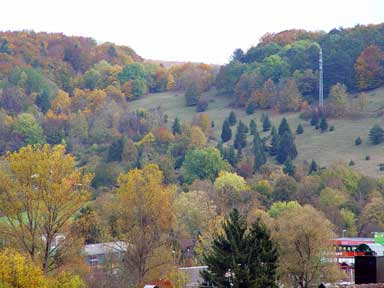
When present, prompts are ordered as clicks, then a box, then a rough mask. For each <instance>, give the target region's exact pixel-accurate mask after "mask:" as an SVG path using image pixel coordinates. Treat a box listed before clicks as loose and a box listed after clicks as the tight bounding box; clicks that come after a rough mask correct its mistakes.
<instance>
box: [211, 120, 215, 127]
mask: <svg viewBox="0 0 384 288" xmlns="http://www.w3.org/2000/svg"><path fill="white" fill-rule="evenodd" d="M211 128H215V121H213V120H212V121H211Z"/></svg>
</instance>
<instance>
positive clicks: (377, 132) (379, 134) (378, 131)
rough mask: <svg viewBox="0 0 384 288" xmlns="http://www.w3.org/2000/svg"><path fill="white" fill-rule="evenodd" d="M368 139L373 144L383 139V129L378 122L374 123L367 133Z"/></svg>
mask: <svg viewBox="0 0 384 288" xmlns="http://www.w3.org/2000/svg"><path fill="white" fill-rule="evenodd" d="M368 138H369V140H370V141H371V143H372V144H373V145H377V144H380V143H381V142H383V140H384V130H383V128H381V127H380V126H379V125H378V124H375V125H374V126H373V127H372V128H371V129H370V130H369V135H368Z"/></svg>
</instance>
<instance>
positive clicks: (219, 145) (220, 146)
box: [216, 141, 225, 158]
mask: <svg viewBox="0 0 384 288" xmlns="http://www.w3.org/2000/svg"><path fill="white" fill-rule="evenodd" d="M216 148H217V150H219V151H220V154H221V156H223V158H224V152H225V148H224V146H223V142H222V141H220V142H219V143H217V146H216Z"/></svg>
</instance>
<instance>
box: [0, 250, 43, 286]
mask: <svg viewBox="0 0 384 288" xmlns="http://www.w3.org/2000/svg"><path fill="white" fill-rule="evenodd" d="M0 287H4V288H11V287H22V288H35V287H40V288H48V281H47V279H46V278H45V277H44V274H43V272H42V270H41V269H40V268H39V267H37V266H36V265H35V264H34V263H33V262H32V261H30V260H29V259H27V258H25V257H24V256H23V255H21V254H19V253H17V252H16V251H15V250H11V249H6V250H4V251H2V252H1V253H0Z"/></svg>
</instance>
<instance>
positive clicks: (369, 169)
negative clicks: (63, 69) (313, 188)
mask: <svg viewBox="0 0 384 288" xmlns="http://www.w3.org/2000/svg"><path fill="white" fill-rule="evenodd" d="M215 94H216V93H215V91H211V92H209V93H207V94H206V97H207V100H208V101H209V105H208V109H207V110H206V112H205V113H207V114H208V115H209V118H210V119H211V120H214V121H215V128H214V131H213V135H214V136H215V137H216V138H217V139H220V133H221V127H222V123H223V121H224V119H225V118H226V117H227V116H228V115H229V112H230V111H231V110H234V111H235V112H236V115H237V118H238V119H241V120H242V121H243V122H245V123H247V124H248V123H249V121H250V120H251V119H255V120H256V121H257V125H258V127H259V130H260V128H261V122H260V117H261V115H262V114H263V113H268V114H269V116H270V119H271V121H272V122H273V123H274V124H275V125H276V126H277V125H278V124H279V122H280V121H281V118H282V117H286V118H287V120H288V122H289V124H290V126H291V129H292V131H295V130H296V127H297V125H298V124H299V123H302V125H303V127H304V134H302V135H297V136H296V145H297V148H298V151H299V155H298V158H297V159H296V162H300V161H303V160H308V161H310V160H311V159H315V160H316V162H318V163H319V164H320V165H321V166H329V165H331V164H332V163H333V162H335V161H344V162H347V163H348V162H349V161H350V160H353V161H354V162H355V165H354V166H353V168H354V169H356V170H358V171H360V172H362V173H363V174H366V175H369V176H374V177H379V176H384V172H380V171H379V167H378V165H379V164H380V163H384V144H381V145H371V144H370V143H369V141H368V132H369V129H370V128H371V127H372V126H373V125H374V124H375V123H377V124H379V125H382V126H383V127H384V117H382V116H378V114H379V113H378V111H381V110H382V109H384V88H380V89H377V90H374V91H371V92H369V93H367V94H368V97H369V104H368V109H367V110H368V111H367V113H365V114H364V115H362V116H361V117H356V118H342V119H329V121H328V124H329V126H332V125H333V126H335V130H334V131H332V132H325V133H320V131H319V130H316V129H315V128H314V127H311V126H310V124H309V121H304V120H302V119H300V118H299V113H285V114H279V113H276V112H274V111H270V110H268V111H265V110H257V111H256V113H254V114H253V115H247V114H246V113H245V112H244V111H242V110H240V109H232V108H231V107H229V103H230V98H229V97H226V96H217V95H215ZM158 106H160V107H161V109H162V111H163V112H164V113H165V114H167V115H168V116H169V119H170V122H172V120H173V118H174V117H176V116H177V117H179V118H180V119H181V120H183V121H189V122H190V121H192V119H193V117H194V115H196V112H195V107H186V106H185V98H184V93H182V92H174V93H158V94H149V95H146V96H145V97H143V98H142V99H139V100H136V101H133V102H132V105H131V107H132V108H131V109H137V108H144V109H150V108H154V107H158ZM232 133H233V134H234V133H235V128H232ZM358 136H360V137H361V138H362V139H363V143H362V144H361V145H360V146H355V143H354V141H355V139H356V138H357V137H358ZM367 155H369V156H370V160H368V161H367V160H365V158H366V156H367Z"/></svg>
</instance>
